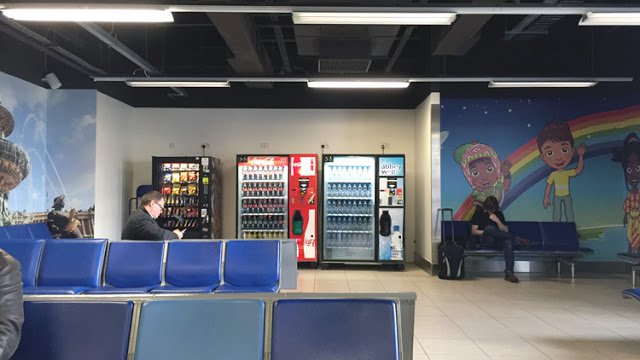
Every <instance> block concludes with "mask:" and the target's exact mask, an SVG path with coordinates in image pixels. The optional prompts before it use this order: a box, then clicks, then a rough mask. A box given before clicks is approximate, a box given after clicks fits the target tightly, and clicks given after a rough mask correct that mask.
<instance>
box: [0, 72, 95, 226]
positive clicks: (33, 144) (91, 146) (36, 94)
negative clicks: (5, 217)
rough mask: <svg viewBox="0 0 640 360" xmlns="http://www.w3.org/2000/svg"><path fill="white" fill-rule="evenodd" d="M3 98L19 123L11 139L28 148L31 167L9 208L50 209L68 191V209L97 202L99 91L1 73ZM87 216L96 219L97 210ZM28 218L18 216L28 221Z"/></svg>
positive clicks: (29, 211) (12, 210)
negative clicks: (51, 86) (45, 85)
mask: <svg viewBox="0 0 640 360" xmlns="http://www.w3.org/2000/svg"><path fill="white" fill-rule="evenodd" d="M0 103H1V104H2V106H3V107H5V108H6V109H7V110H8V111H9V112H10V113H11V114H12V116H13V118H14V122H15V129H14V131H13V133H12V134H10V135H9V136H8V137H7V140H8V141H11V142H13V143H15V144H18V145H20V146H21V147H22V148H23V149H24V151H25V152H26V154H27V155H28V156H29V159H30V166H31V170H30V173H29V175H28V176H27V177H26V178H25V179H24V180H23V181H22V182H21V183H20V184H19V185H18V186H17V187H16V188H15V189H13V190H11V191H10V193H9V201H8V210H9V212H10V213H13V214H14V215H16V213H17V212H24V213H26V214H35V213H40V214H43V213H46V212H48V211H49V210H50V209H51V206H52V204H53V199H54V198H55V197H56V196H59V195H65V203H66V206H65V209H64V210H65V211H69V210H70V209H71V208H76V209H77V210H78V211H82V210H85V211H86V210H88V209H89V208H91V207H93V206H94V202H95V144H96V92H95V91H93V90H60V89H58V90H46V89H44V88H41V87H39V86H36V85H33V84H30V83H28V82H25V81H23V80H21V79H18V78H15V77H12V76H10V75H7V74H4V73H0ZM85 214H87V213H86V212H85ZM40 216H41V215H40ZM83 216H84V217H85V219H86V218H87V215H83ZM88 216H89V218H91V220H90V221H92V217H93V215H92V214H88ZM29 217H30V216H27V217H26V218H22V217H21V218H20V219H17V220H16V221H27V222H28V221H29V219H28V218H29ZM14 220H15V216H14ZM43 220H44V218H39V221H43ZM87 231H88V232H85V235H91V231H92V227H90V228H87Z"/></svg>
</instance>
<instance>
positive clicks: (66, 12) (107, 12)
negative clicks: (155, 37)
mask: <svg viewBox="0 0 640 360" xmlns="http://www.w3.org/2000/svg"><path fill="white" fill-rule="evenodd" d="M2 14H3V15H4V16H6V17H9V18H11V19H14V20H18V21H55V22H65V21H66V22H131V23H143V22H145V23H161V22H173V15H172V14H171V11H169V10H160V9H134V8H131V9H127V8H85V9H79V8H51V9H44V8H16V9H4V10H2Z"/></svg>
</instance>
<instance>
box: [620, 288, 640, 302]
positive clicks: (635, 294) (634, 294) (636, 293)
mask: <svg viewBox="0 0 640 360" xmlns="http://www.w3.org/2000/svg"><path fill="white" fill-rule="evenodd" d="M622 296H623V297H625V298H627V299H636V300H638V301H640V288H633V289H626V290H624V291H623V292H622Z"/></svg>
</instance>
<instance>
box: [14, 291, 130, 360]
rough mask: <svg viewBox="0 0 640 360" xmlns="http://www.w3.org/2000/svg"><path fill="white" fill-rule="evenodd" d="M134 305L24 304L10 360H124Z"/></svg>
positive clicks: (53, 302) (120, 303)
mask: <svg viewBox="0 0 640 360" xmlns="http://www.w3.org/2000/svg"><path fill="white" fill-rule="evenodd" d="M132 313H133V302H131V301H128V302H115V301H114V302H86V301H85V302H78V301H61V302H56V301H25V303H24V324H23V326H22V338H21V340H20V345H19V346H18V349H17V350H16V352H15V354H14V355H13V357H12V358H11V359H12V360H35V359H38V360H88V359H91V360H126V359H127V349H128V347H129V333H130V330H131V318H132Z"/></svg>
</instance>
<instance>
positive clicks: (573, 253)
mask: <svg viewBox="0 0 640 360" xmlns="http://www.w3.org/2000/svg"><path fill="white" fill-rule="evenodd" d="M452 225H453V229H454V230H453V231H454V234H453V235H454V236H453V237H454V238H455V240H456V242H458V243H466V242H467V241H468V240H469V239H471V222H469V221H453V224H451V221H442V222H441V236H442V239H447V238H451V237H452V235H451V234H450V233H451V230H450V229H451V227H452ZM507 226H508V227H509V232H510V233H512V234H514V235H517V236H519V237H522V238H525V239H527V240H529V243H528V244H527V246H525V247H522V248H517V249H516V250H515V251H514V254H515V256H516V259H520V260H524V259H533V260H535V259H540V260H542V259H551V260H555V261H556V263H557V269H558V272H560V263H561V262H562V263H566V264H569V265H570V266H571V277H572V278H574V277H575V264H574V260H575V259H576V258H578V257H581V256H583V255H585V254H589V253H592V252H593V250H592V249H589V248H581V247H580V245H579V241H578V233H577V231H576V226H575V223H567V222H544V221H543V222H535V221H508V222H507ZM503 255H504V252H503V251H502V250H495V249H493V248H480V249H465V251H464V256H465V257H485V258H493V257H502V256H503Z"/></svg>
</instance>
